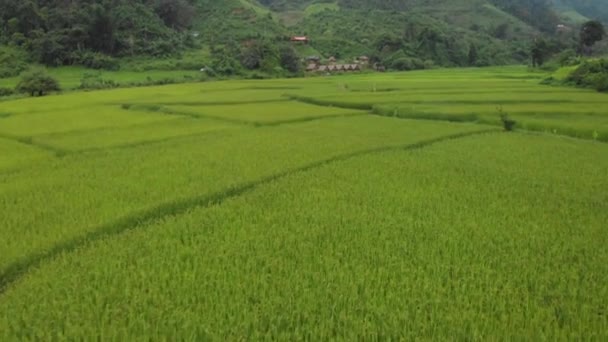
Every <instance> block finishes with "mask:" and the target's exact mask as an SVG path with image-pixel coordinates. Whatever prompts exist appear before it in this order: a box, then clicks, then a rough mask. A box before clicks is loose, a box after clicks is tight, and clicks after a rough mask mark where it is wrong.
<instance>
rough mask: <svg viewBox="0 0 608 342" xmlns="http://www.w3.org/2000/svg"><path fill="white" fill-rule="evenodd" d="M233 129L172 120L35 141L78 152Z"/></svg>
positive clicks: (203, 120)
mask: <svg viewBox="0 0 608 342" xmlns="http://www.w3.org/2000/svg"><path fill="white" fill-rule="evenodd" d="M233 127H234V126H233V125H229V124H226V123H219V122H217V121H213V120H205V119H200V120H193V119H188V118H186V119H181V118H176V119H174V120H162V121H160V122H154V123H152V124H141V125H134V126H124V127H111V128H104V129H97V130H93V131H84V132H82V131H78V132H71V133H60V134H51V135H43V136H38V137H36V139H35V141H37V142H41V143H44V144H46V145H50V146H55V147H57V148H60V149H62V150H66V151H72V152H78V151H89V150H100V149H105V148H111V147H129V146H135V145H140V144H146V143H155V142H162V141H165V140H168V139H174V138H179V137H187V136H192V135H202V134H205V133H211V132H215V131H220V130H224V129H229V128H233Z"/></svg>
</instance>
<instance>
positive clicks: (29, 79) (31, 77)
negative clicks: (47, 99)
mask: <svg viewBox="0 0 608 342" xmlns="http://www.w3.org/2000/svg"><path fill="white" fill-rule="evenodd" d="M16 90H17V91H18V92H20V93H26V94H29V95H31V96H36V95H37V96H44V95H46V94H48V93H50V92H53V91H59V90H60V87H59V82H57V80H56V79H54V78H53V77H51V76H50V75H49V74H48V73H47V72H46V71H45V70H43V69H36V70H31V71H28V72H26V73H24V74H23V75H22V76H21V81H20V82H19V84H17V87H16Z"/></svg>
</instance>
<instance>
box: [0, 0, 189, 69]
mask: <svg viewBox="0 0 608 342" xmlns="http://www.w3.org/2000/svg"><path fill="white" fill-rule="evenodd" d="M0 8H1V9H2V11H1V12H0V43H5V44H6V43H13V44H19V45H22V46H23V47H24V48H26V49H27V50H28V51H29V52H30V53H31V55H32V56H33V57H34V58H35V59H36V61H38V62H40V63H43V64H46V65H50V66H57V65H67V64H79V63H80V62H81V56H82V54H85V55H86V54H87V53H88V52H93V53H98V54H99V53H101V54H106V55H111V56H124V55H135V54H148V55H154V56H166V55H170V54H173V53H175V51H176V50H179V49H180V48H181V47H182V45H183V42H184V41H185V35H184V34H180V33H179V32H180V31H181V30H184V29H186V28H187V27H189V26H190V24H191V22H192V19H193V17H194V15H196V10H195V8H194V6H193V2H192V1H190V0H129V1H127V0H101V1H94V0H73V1H61V0H51V1H47V0H0ZM97 59H99V58H97ZM94 64H97V62H95V63H94ZM102 64H103V65H104V66H102V67H103V68H105V67H106V66H107V63H106V62H103V63H102ZM96 67H99V66H98V65H97V66H96Z"/></svg>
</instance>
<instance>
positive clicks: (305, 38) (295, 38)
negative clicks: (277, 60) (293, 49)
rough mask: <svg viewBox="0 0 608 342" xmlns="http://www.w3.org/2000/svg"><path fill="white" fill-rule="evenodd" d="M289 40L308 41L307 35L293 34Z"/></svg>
mask: <svg viewBox="0 0 608 342" xmlns="http://www.w3.org/2000/svg"><path fill="white" fill-rule="evenodd" d="M291 41H292V42H299V43H308V41H309V40H308V37H306V36H293V37H291Z"/></svg>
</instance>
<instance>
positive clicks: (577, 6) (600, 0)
mask: <svg viewBox="0 0 608 342" xmlns="http://www.w3.org/2000/svg"><path fill="white" fill-rule="evenodd" d="M555 5H556V6H557V7H558V8H561V9H565V10H566V11H567V10H568V9H571V10H573V11H575V12H578V13H579V14H580V15H581V16H583V17H584V18H589V19H597V20H601V21H604V22H607V23H608V1H606V0H555ZM571 13H572V12H571Z"/></svg>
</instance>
